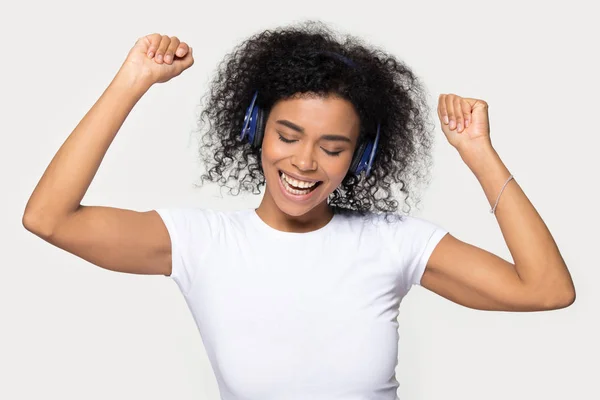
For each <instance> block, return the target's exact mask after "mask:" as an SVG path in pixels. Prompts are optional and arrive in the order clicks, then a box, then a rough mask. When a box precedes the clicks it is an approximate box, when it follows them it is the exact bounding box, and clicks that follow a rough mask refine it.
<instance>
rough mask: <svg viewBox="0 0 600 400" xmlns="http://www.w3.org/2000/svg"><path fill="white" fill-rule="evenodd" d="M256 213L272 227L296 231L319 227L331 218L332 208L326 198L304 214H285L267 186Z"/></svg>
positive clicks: (311, 229) (306, 230) (285, 230)
mask: <svg viewBox="0 0 600 400" xmlns="http://www.w3.org/2000/svg"><path fill="white" fill-rule="evenodd" d="M256 214H258V216H259V217H260V218H261V219H262V220H263V221H264V222H265V223H266V224H267V225H269V226H270V227H271V228H273V229H277V230H279V231H284V232H298V233H304V232H310V231H314V230H317V229H320V228H322V227H324V226H325V225H327V223H329V221H331V218H333V210H332V209H331V207H329V205H328V204H327V201H326V200H325V201H323V202H322V203H321V204H319V205H317V206H316V207H314V208H312V209H311V210H310V211H308V212H307V213H305V214H302V215H298V216H294V215H289V214H286V213H285V212H283V211H282V210H281V209H280V208H279V207H278V206H277V204H276V203H275V201H274V200H273V198H272V197H271V196H270V194H269V190H268V188H265V195H264V196H263V199H262V201H261V202H260V205H259V206H258V208H257V209H256Z"/></svg>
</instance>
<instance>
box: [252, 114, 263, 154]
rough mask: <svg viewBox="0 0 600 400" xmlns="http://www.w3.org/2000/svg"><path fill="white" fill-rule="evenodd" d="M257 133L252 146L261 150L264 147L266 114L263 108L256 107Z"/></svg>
mask: <svg viewBox="0 0 600 400" xmlns="http://www.w3.org/2000/svg"><path fill="white" fill-rule="evenodd" d="M256 108H257V110H256V132H255V134H254V139H253V141H252V146H253V147H257V148H260V147H261V145H262V141H263V137H264V136H265V123H266V121H265V112H264V111H263V109H262V108H260V107H256Z"/></svg>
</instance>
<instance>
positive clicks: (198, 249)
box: [155, 208, 221, 294]
mask: <svg viewBox="0 0 600 400" xmlns="http://www.w3.org/2000/svg"><path fill="white" fill-rule="evenodd" d="M155 211H156V212H157V213H158V215H159V216H160V217H161V218H162V220H163V223H164V224H165V227H166V228H167V231H168V232H169V236H170V238H171V262H172V271H171V275H169V276H168V277H170V278H172V279H173V280H174V281H175V282H176V283H177V285H178V286H179V289H180V290H181V292H182V293H183V294H187V293H188V292H189V290H190V289H191V287H192V285H193V283H194V278H195V276H196V274H197V272H198V269H199V268H201V267H202V261H203V258H204V256H205V254H206V252H207V251H208V249H210V248H211V244H212V243H213V241H214V240H215V238H216V235H217V233H218V232H219V230H220V223H221V222H220V221H221V219H220V218H219V214H218V212H216V211H213V210H205V209H201V208H160V209H156V210H155Z"/></svg>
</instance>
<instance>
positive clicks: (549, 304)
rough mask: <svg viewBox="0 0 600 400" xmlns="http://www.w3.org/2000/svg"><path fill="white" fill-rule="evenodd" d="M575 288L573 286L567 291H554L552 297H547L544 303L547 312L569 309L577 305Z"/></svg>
mask: <svg viewBox="0 0 600 400" xmlns="http://www.w3.org/2000/svg"><path fill="white" fill-rule="evenodd" d="M576 297H577V296H576V294H575V288H574V287H573V286H571V287H570V288H567V289H561V290H554V291H552V295H551V296H547V297H546V300H545V301H544V303H543V306H544V309H546V310H559V309H562V308H567V307H569V306H571V305H572V304H573V303H575V299H576Z"/></svg>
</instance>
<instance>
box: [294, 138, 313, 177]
mask: <svg viewBox="0 0 600 400" xmlns="http://www.w3.org/2000/svg"><path fill="white" fill-rule="evenodd" d="M292 165H294V166H295V167H296V168H298V169H299V170H300V171H315V170H316V169H317V160H315V158H314V157H313V147H312V146H310V145H308V144H307V145H306V146H302V147H300V148H298V151H297V152H296V153H295V154H294V156H293V157H292Z"/></svg>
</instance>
